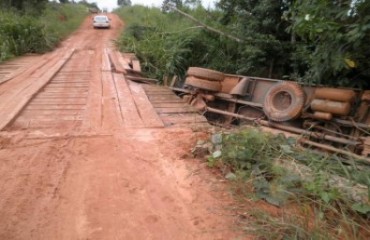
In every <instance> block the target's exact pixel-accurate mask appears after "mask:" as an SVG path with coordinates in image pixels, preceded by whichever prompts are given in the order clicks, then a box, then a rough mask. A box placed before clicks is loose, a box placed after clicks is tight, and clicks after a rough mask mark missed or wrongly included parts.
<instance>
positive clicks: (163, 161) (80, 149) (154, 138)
mask: <svg viewBox="0 0 370 240" xmlns="http://www.w3.org/2000/svg"><path fill="white" fill-rule="evenodd" d="M110 17H111V18H112V20H113V21H112V22H113V26H112V28H111V29H109V30H94V29H92V26H91V19H90V18H88V19H86V21H85V22H84V24H83V25H82V26H81V28H80V29H79V30H78V31H77V32H76V33H75V34H74V35H72V36H71V37H70V38H69V39H67V40H66V41H65V42H64V43H63V44H62V46H61V47H60V48H58V49H57V50H55V51H54V52H52V53H48V54H46V55H44V56H42V57H40V56H37V57H36V56H35V60H34V63H33V64H32V66H31V67H28V68H27V69H26V70H24V71H19V70H18V72H19V74H18V75H17V76H15V77H12V78H11V79H10V80H7V81H6V82H3V83H1V84H0V116H2V119H0V121H3V122H4V126H5V127H4V128H3V130H2V131H0V219H1V220H0V222H1V224H0V239H234V238H236V237H237V235H239V234H240V233H238V232H236V231H235V229H234V228H233V217H232V216H231V213H230V212H229V210H226V209H227V208H228V206H230V204H231V200H230V199H231V198H230V196H229V195H228V193H227V190H225V186H224V185H223V183H222V180H221V181H220V180H219V179H218V178H217V177H216V176H215V175H213V174H211V173H210V172H209V171H208V170H207V167H206V165H205V164H202V163H200V162H198V161H195V160H194V159H192V157H191V156H190V155H189V152H190V149H191V147H192V145H194V143H195V142H196V139H197V138H198V137H204V134H202V133H194V132H193V131H191V129H188V128H186V127H182V128H165V127H163V126H162V127H155V128H154V127H153V126H151V125H150V124H152V123H151V121H143V119H145V118H146V116H145V112H144V113H143V112H138V113H134V112H132V114H129V113H127V111H126V110H127V108H126V107H132V106H127V104H126V103H129V102H132V99H131V96H130V95H127V94H126V92H125V91H123V90H124V89H125V87H127V86H126V85H122V86H121V84H123V82H124V79H123V80H120V79H119V78H118V76H116V75H115V74H113V73H112V72H111V71H109V70H110V69H109V66H108V65H107V64H106V62H105V61H106V58H105V55H104V53H105V52H106V51H111V50H112V43H111V40H112V39H114V38H116V37H117V36H118V34H119V32H120V30H121V29H122V26H123V23H122V22H121V21H120V20H119V19H118V17H117V16H115V15H111V16H110ZM71 49H75V51H74V53H73V54H72V55H71V56H70V58H68V61H67V63H65V64H62V65H61V66H60V69H59V68H58V67H56V66H57V64H58V63H60V60H61V58H63V57H65V56H66V53H67V52H68V51H70V50H71ZM104 59H105V60H104ZM56 68H58V69H59V70H58V72H57V74H56V75H52V76H47V74H48V73H50V71H52V70H53V69H54V70H55V69H56ZM47 77H51V80H50V81H47V82H45V83H43V82H42V81H46V80H45V79H48V78H47ZM121 78H122V77H121ZM36 84H37V86H36ZM45 84H46V85H45ZM122 89H123V90H122ZM121 90H122V91H121ZM125 94H126V95H125ZM22 101H23V103H22ZM15 109H19V110H17V111H15ZM149 110H150V109H149ZM152 114H153V113H150V114H148V116H151V115H152ZM135 118H137V119H135ZM6 119H8V120H9V123H8V121H5V120H6ZM146 120H147V119H146ZM135 122H138V123H140V124H138V125H137V126H135V124H133V123H135ZM147 122H149V123H148V124H149V125H146V123H147Z"/></svg>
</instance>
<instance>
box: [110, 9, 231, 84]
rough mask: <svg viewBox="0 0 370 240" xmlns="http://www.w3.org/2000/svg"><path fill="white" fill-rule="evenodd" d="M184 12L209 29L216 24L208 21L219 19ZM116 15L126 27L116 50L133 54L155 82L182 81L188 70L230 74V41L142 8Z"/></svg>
mask: <svg viewBox="0 0 370 240" xmlns="http://www.w3.org/2000/svg"><path fill="white" fill-rule="evenodd" d="M184 11H187V12H188V13H189V14H191V15H193V16H195V17H196V18H197V19H199V20H201V21H202V22H205V23H207V24H211V25H212V24H217V21H210V20H212V19H213V20H214V19H216V18H217V17H219V16H218V14H219V13H218V12H217V11H212V12H208V11H207V10H205V9H204V8H202V7H198V8H195V9H185V10H184ZM116 13H117V14H118V15H119V16H120V17H121V18H122V19H123V20H124V22H125V23H126V28H125V31H124V32H123V34H122V36H121V37H120V38H119V40H118V41H117V46H118V47H119V49H120V50H121V51H123V52H133V53H135V54H136V56H138V58H139V59H140V60H141V64H142V69H143V70H144V72H145V73H146V74H147V75H148V76H150V77H153V78H157V79H159V80H162V79H163V77H168V78H172V77H173V76H178V77H179V78H183V77H184V76H185V72H186V70H187V69H188V67H190V66H200V67H208V68H212V69H216V70H221V71H222V70H226V69H228V70H230V65H232V62H231V61H228V59H229V58H230V57H231V54H230V53H229V50H230V47H231V45H229V44H228V43H229V41H230V40H228V39H225V38H224V37H221V36H219V35H217V34H214V33H210V32H209V31H207V30H204V28H202V27H200V26H198V24H196V23H194V22H192V21H191V20H189V19H187V18H185V17H183V16H181V15H179V14H178V13H163V12H161V10H160V9H158V8H148V7H143V6H133V7H125V8H121V9H118V10H117V12H116ZM217 27H221V26H217ZM233 48H234V46H233ZM220 59H222V61H220Z"/></svg>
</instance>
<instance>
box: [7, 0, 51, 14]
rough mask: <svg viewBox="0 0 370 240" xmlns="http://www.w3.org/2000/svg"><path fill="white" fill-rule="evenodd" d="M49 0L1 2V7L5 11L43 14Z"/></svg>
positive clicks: (11, 0) (10, 0) (9, 0)
mask: <svg viewBox="0 0 370 240" xmlns="http://www.w3.org/2000/svg"><path fill="white" fill-rule="evenodd" d="M47 2H48V0H7V1H5V0H1V6H2V8H4V9H10V8H13V9H16V10H19V11H22V12H24V11H28V12H29V11H30V10H32V11H37V12H41V11H42V10H43V9H44V7H45V4H46V3H47Z"/></svg>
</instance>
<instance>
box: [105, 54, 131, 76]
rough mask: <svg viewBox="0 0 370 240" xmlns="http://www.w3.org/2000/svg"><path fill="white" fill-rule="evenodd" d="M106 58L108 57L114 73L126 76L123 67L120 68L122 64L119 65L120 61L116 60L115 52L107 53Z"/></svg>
mask: <svg viewBox="0 0 370 240" xmlns="http://www.w3.org/2000/svg"><path fill="white" fill-rule="evenodd" d="M108 56H109V59H110V61H111V63H112V67H113V69H114V71H115V72H117V73H123V74H127V71H126V70H125V69H124V67H123V66H122V64H121V63H120V61H119V59H118V56H117V52H116V51H113V52H109V53H108Z"/></svg>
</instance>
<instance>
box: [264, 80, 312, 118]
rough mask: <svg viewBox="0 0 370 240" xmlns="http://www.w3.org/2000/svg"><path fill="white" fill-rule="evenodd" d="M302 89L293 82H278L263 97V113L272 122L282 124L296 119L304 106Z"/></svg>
mask: <svg viewBox="0 0 370 240" xmlns="http://www.w3.org/2000/svg"><path fill="white" fill-rule="evenodd" d="M305 98H306V96H305V93H304V91H303V89H302V88H301V87H300V86H299V85H298V84H297V83H294V82H285V81H284V82H280V83H277V84H276V85H274V86H272V87H271V88H270V90H269V91H268V92H267V94H266V96H265V101H264V105H263V111H264V112H265V114H266V116H267V117H268V118H269V119H270V120H273V121H277V122H284V121H289V120H293V119H295V118H297V117H298V116H299V115H300V114H301V112H302V109H303V106H304V104H305Z"/></svg>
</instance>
